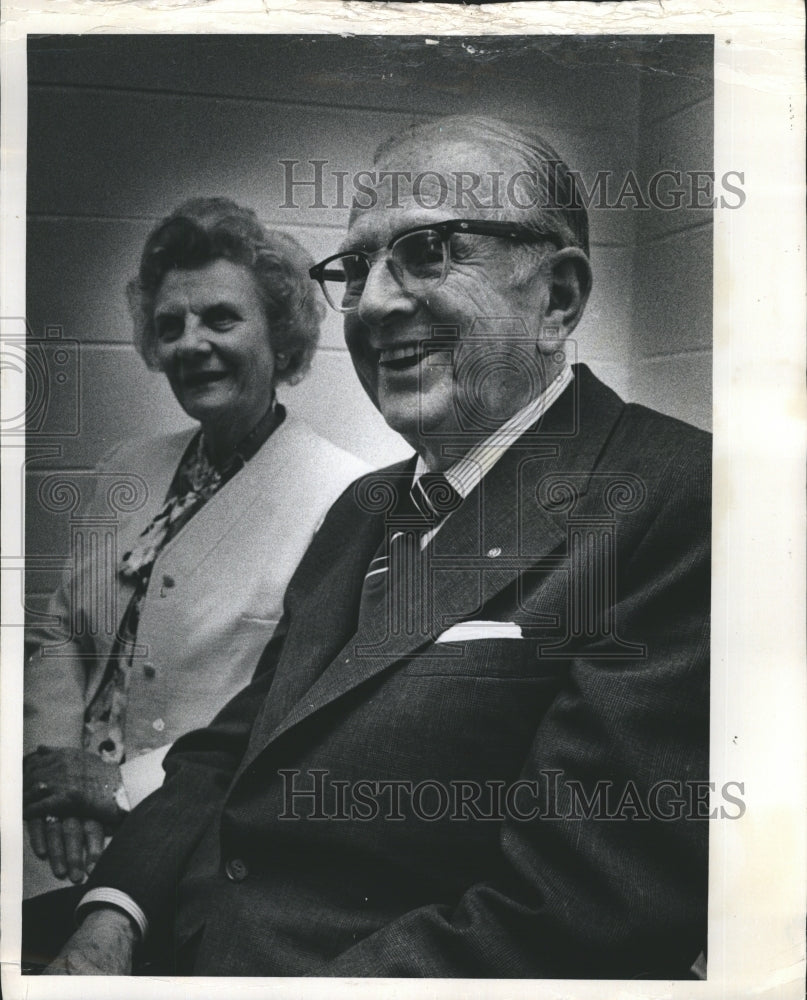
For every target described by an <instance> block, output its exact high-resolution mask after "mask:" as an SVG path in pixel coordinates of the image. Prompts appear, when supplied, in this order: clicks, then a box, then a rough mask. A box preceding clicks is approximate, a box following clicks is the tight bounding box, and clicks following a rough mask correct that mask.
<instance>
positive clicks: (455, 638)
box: [434, 622, 523, 642]
mask: <svg viewBox="0 0 807 1000" xmlns="http://www.w3.org/2000/svg"><path fill="white" fill-rule="evenodd" d="M521 638H523V634H522V632H521V626H520V625H516V623H515V622H458V623H457V624H456V625H452V626H451V628H447V629H446V630H445V632H441V633H440V635H438V636H437V638H436V639H435V640H434V641H435V642H469V641H470V640H472V639H521Z"/></svg>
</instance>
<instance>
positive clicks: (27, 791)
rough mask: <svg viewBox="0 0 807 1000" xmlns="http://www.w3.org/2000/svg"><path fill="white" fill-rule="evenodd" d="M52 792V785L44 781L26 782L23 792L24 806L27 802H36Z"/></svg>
mask: <svg viewBox="0 0 807 1000" xmlns="http://www.w3.org/2000/svg"><path fill="white" fill-rule="evenodd" d="M50 790H51V789H50V785H49V784H48V782H47V781H44V780H36V781H26V782H24V784H23V790H22V801H23V804H25V803H26V802H36V801H38V800H39V799H42V798H44V797H45V796H46V795H48V794H49V793H50Z"/></svg>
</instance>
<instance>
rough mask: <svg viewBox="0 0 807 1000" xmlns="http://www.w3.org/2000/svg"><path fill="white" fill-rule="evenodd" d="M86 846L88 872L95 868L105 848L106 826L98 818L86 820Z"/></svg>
mask: <svg viewBox="0 0 807 1000" xmlns="http://www.w3.org/2000/svg"><path fill="white" fill-rule="evenodd" d="M84 846H85V849H86V851H87V855H86V867H87V874H88V875H89V873H90V872H91V871H92V870H93V868H94V867H95V863H96V861H97V860H98V859H99V858H100V857H101V852H102V851H103V849H104V828H103V826H102V825H101V824H100V823H99V822H98V820H97V819H85V820H84Z"/></svg>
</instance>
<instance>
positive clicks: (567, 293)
mask: <svg viewBox="0 0 807 1000" xmlns="http://www.w3.org/2000/svg"><path fill="white" fill-rule="evenodd" d="M541 270H542V271H543V273H544V275H545V280H546V282H547V285H548V286H549V296H548V300H547V306H546V311H545V313H544V316H543V322H542V327H541V333H540V340H539V345H538V346H539V350H541V351H542V352H544V353H548V352H550V351H555V350H557V349H558V348H559V347H560V346H561V345H562V343H563V341H564V340H566V338H567V337H568V336H569V334H570V333H571V332H572V330H574V328H575V327H576V326H577V324H578V323H579V321H580V317H581V316H582V315H583V310H584V309H585V308H586V302H587V301H588V295H589V292H590V291H591V265H590V264H589V261H588V257H587V256H586V255H585V253H583V251H582V250H580V249H579V248H578V247H564V248H563V249H562V250H557V251H556V252H555V253H552V254H550V255H549V256H548V257H546V258H545V259H544V261H543V262H542V267H541Z"/></svg>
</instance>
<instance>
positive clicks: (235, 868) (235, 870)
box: [224, 858, 249, 882]
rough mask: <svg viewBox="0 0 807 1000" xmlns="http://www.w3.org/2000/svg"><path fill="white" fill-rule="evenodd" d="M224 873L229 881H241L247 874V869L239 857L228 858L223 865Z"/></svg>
mask: <svg viewBox="0 0 807 1000" xmlns="http://www.w3.org/2000/svg"><path fill="white" fill-rule="evenodd" d="M224 873H225V874H226V876H227V878H228V879H229V880H230V881H231V882H243V881H244V879H245V878H246V877H247V875H249V869H248V868H247V865H246V862H245V861H242V860H241V858H230V860H229V861H228V862H227V863H226V864H225V866H224Z"/></svg>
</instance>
